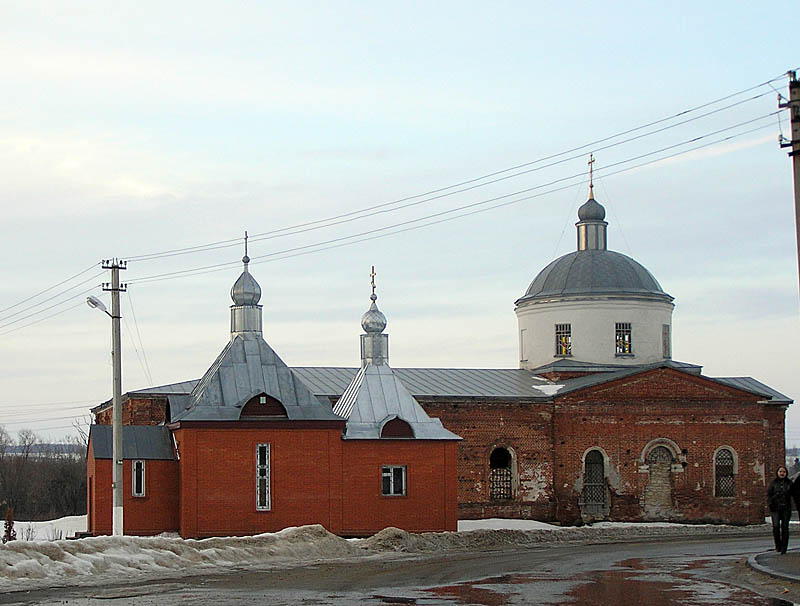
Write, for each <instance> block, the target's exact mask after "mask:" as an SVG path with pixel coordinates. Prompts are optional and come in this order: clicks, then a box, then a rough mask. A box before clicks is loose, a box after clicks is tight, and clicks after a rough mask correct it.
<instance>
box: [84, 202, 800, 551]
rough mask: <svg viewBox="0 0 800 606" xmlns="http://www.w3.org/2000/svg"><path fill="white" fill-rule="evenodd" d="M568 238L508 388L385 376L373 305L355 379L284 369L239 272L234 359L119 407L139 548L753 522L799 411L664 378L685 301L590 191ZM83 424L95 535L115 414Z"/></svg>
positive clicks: (684, 375) (502, 375) (538, 280)
mask: <svg viewBox="0 0 800 606" xmlns="http://www.w3.org/2000/svg"><path fill="white" fill-rule="evenodd" d="M576 228H577V249H576V250H575V252H572V253H569V254H567V255H564V256H562V257H560V258H558V259H556V260H555V261H553V262H552V263H550V264H549V265H547V266H546V267H545V268H544V269H542V270H541V272H539V274H538V275H537V276H536V277H535V278H534V280H533V281H532V282H531V284H530V286H529V287H528V289H527V291H526V292H525V293H524V295H523V296H522V297H520V298H519V299H517V301H516V303H515V305H516V308H515V311H516V314H517V318H518V325H519V331H518V335H517V338H518V343H519V368H513V369H453V368H447V369H444V368H402V369H393V368H391V367H390V366H389V364H388V336H387V335H386V334H384V332H383V330H384V328H385V325H386V319H385V318H384V316H383V314H382V313H381V312H380V311H378V309H377V306H376V305H375V295H374V289H373V296H372V305H371V306H370V309H369V311H368V312H367V313H366V314H365V315H364V317H363V319H362V326H363V328H364V331H365V334H363V335H362V336H361V352H362V364H361V367H360V368H341V367H315V366H307V367H296V368H289V367H287V366H286V365H285V364H284V363H283V362H282V361H281V360H280V358H279V357H278V356H277V354H276V353H275V352H274V351H273V350H272V349H271V348H270V347H269V345H267V343H266V342H265V341H264V339H263V337H262V335H261V307H260V306H259V305H258V304H257V303H258V300H259V297H260V289H259V288H258V285H257V284H256V283H255V280H254V279H253V278H252V276H251V275H250V274H249V272H248V268H247V257H245V268H244V272H243V274H242V276H241V277H240V278H239V280H238V281H237V283H236V284H235V285H234V288H233V290H232V293H231V294H232V297H233V300H234V305H233V306H232V307H231V341H230V342H229V344H228V345H227V346H226V347H225V349H224V350H223V352H222V353H221V354H220V356H219V358H218V359H217V360H216V361H215V362H214V363H213V364H212V365H211V367H210V368H209V369H208V370H207V371H206V373H205V375H204V376H203V377H202V378H200V379H194V380H189V381H185V382H181V383H174V384H170V385H164V386H160V387H153V388H148V389H141V390H137V391H131V392H128V393H127V394H125V395H124V398H123V417H124V421H123V422H124V423H125V424H126V426H125V433H124V442H125V467H124V468H125V474H126V476H125V487H124V488H125V491H126V492H125V531H126V533H131V534H154V533H157V532H161V531H162V530H171V529H179V530H180V532H181V534H182V535H183V536H209V535H213V534H247V533H253V532H263V531H267V530H277V529H278V528H282V527H284V526H288V525H298V524H308V523H320V524H323V525H324V526H325V527H326V528H328V529H329V530H330V531H331V532H335V533H339V534H343V535H364V534H368V533H370V532H375V531H376V530H379V529H380V528H382V527H384V526H389V525H391V526H397V527H400V528H403V529H405V530H409V531H420V530H453V529H455V525H456V519H457V518H461V519H470V518H472V519H474V518H487V517H504V518H521V519H535V520H542V521H548V522H555V523H561V524H576V523H585V522H592V521H597V520H619V521H676V522H678V521H679V522H697V523H699V522H716V523H730V524H753V523H762V522H763V520H764V514H765V509H764V490H765V487H766V485H767V484H768V483H769V481H770V479H771V477H772V475H773V472H774V470H775V468H776V467H777V466H778V465H779V464H782V462H783V459H784V416H785V411H786V408H787V406H788V405H789V404H791V400H790V399H789V398H787V397H786V396H784V395H782V394H780V393H779V392H777V391H775V390H774V389H772V388H770V387H768V386H766V385H764V384H763V383H760V382H759V381H757V380H755V379H753V378H750V377H713V378H712V377H708V376H705V375H703V373H702V367H701V366H698V365H696V364H690V363H685V362H678V361H675V360H673V359H672V311H673V309H674V303H673V297H671V296H670V295H669V294H667V293H666V292H664V290H663V289H662V288H661V286H660V284H659V283H658V281H657V280H656V279H655V278H654V277H653V275H652V274H651V273H650V272H649V271H648V270H647V269H645V268H644V267H643V266H642V265H641V264H639V263H638V262H637V261H635V260H634V259H632V258H630V257H628V256H626V255H623V254H620V253H617V252H613V251H611V250H608V248H607V231H608V229H607V228H608V223H607V222H606V221H605V209H604V208H603V206H602V205H600V204H599V203H598V202H597V201H596V200H595V199H594V195H593V192H592V188H591V187H590V195H589V199H588V201H587V202H586V203H585V204H583V205H582V206H581V207H580V209H579V211H578V222H577V223H576ZM510 338H513V337H512V336H511V335H510ZM92 412H93V413H94V415H95V419H96V423H97V425H93V426H92V432H91V441H90V447H89V471H88V474H89V483H88V493H89V494H88V499H89V520H90V527H89V530H90V531H91V532H93V533H95V534H103V533H107V532H108V531H109V530H110V527H111V513H110V503H109V500H110V498H111V490H110V476H111V471H110V465H111V462H110V443H111V438H110V427H109V426H108V424H109V423H110V420H111V403H110V402H105V403H103V404H100V405H99V406H97V407H96V408H94V409H93V410H92ZM459 438H460V439H459Z"/></svg>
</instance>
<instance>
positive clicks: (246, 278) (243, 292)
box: [231, 255, 261, 305]
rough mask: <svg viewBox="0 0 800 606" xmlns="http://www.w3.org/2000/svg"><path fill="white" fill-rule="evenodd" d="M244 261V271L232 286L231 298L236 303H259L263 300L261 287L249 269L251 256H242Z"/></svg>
mask: <svg viewBox="0 0 800 606" xmlns="http://www.w3.org/2000/svg"><path fill="white" fill-rule="evenodd" d="M242 262H243V263H244V271H243V272H242V275H241V276H239V278H238V279H237V280H236V282H234V284H233V287H232V288H231V299H233V304H234V305H258V302H259V301H260V300H261V287H260V286H259V285H258V282H256V280H255V278H254V277H253V276H251V275H250V272H249V271H248V270H247V264H248V263H250V257H248V256H247V255H245V256H244V257H243V258H242Z"/></svg>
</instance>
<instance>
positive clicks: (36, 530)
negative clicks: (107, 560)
mask: <svg viewBox="0 0 800 606" xmlns="http://www.w3.org/2000/svg"><path fill="white" fill-rule="evenodd" d="M14 530H15V531H16V533H17V539H18V540H20V541H23V540H24V541H57V540H58V539H68V538H70V537H74V536H75V533H76V532H86V516H85V515H83V516H68V517H66V518H59V519H58V520H48V521H47V522H20V521H19V520H16V521H15V522H14Z"/></svg>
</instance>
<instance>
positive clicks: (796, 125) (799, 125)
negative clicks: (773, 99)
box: [778, 71, 800, 278]
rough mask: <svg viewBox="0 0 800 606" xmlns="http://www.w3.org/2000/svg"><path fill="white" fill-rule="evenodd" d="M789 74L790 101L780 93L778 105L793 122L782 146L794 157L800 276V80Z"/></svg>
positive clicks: (798, 270) (799, 276)
mask: <svg viewBox="0 0 800 606" xmlns="http://www.w3.org/2000/svg"><path fill="white" fill-rule="evenodd" d="M787 76H789V102H788V103H781V102H780V99H781V97H780V95H778V107H780V108H784V107H788V108H789V117H790V119H791V122H792V139H791V141H786V140H785V139H784V138H783V136H781V141H780V145H781V147H791V148H792V151H790V152H789V157H790V158H791V159H792V168H793V169H794V171H793V172H794V225H795V231H796V234H795V237H796V242H797V274H798V278H800V82H799V81H798V80H797V75H796V73H795V72H794V71H790V72H788V73H787Z"/></svg>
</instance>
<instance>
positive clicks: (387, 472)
mask: <svg viewBox="0 0 800 606" xmlns="http://www.w3.org/2000/svg"><path fill="white" fill-rule="evenodd" d="M396 470H401V478H402V483H403V485H402V486H401V487H400V492H397V487H396V486H395V471H396ZM385 479H388V480H389V492H386V489H385V487H384V480H385ZM407 494H408V468H407V467H406V466H405V465H381V496H384V497H404V496H406V495H407Z"/></svg>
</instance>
